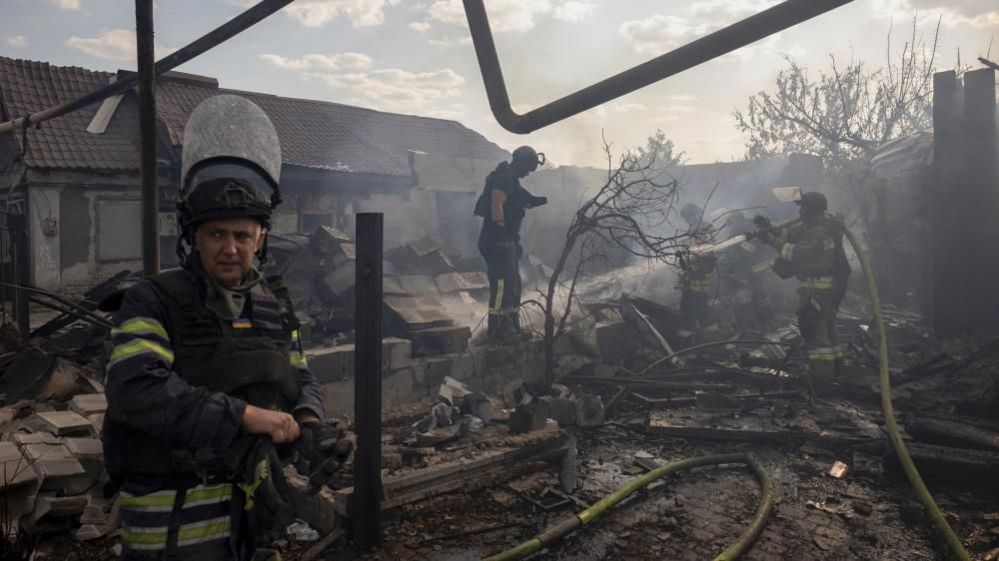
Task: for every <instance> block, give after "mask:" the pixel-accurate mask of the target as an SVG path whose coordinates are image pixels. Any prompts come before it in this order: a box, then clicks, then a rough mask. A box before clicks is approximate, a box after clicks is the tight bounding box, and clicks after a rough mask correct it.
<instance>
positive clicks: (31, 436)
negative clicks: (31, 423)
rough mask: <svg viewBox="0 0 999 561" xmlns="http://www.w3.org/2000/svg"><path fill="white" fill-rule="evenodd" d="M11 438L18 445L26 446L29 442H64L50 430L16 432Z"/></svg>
mask: <svg viewBox="0 0 999 561" xmlns="http://www.w3.org/2000/svg"><path fill="white" fill-rule="evenodd" d="M11 439H12V440H13V441H14V442H15V443H17V445H18V446H26V445H28V444H59V443H61V442H62V440H60V439H59V437H57V436H55V435H54V434H51V433H48V432H30V433H28V432H15V433H14V435H13V436H12V437H11Z"/></svg>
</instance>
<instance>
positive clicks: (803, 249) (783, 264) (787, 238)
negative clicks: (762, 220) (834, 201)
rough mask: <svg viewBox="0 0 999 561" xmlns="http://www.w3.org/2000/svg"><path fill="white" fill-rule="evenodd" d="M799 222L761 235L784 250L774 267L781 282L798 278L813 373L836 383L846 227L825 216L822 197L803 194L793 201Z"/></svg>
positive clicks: (801, 318) (845, 273)
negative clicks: (837, 325) (844, 232)
mask: <svg viewBox="0 0 999 561" xmlns="http://www.w3.org/2000/svg"><path fill="white" fill-rule="evenodd" d="M795 203H796V204H797V205H798V206H799V215H800V216H801V222H800V223H797V224H794V225H793V226H790V227H789V228H787V229H786V230H785V231H784V232H783V233H782V234H781V233H778V232H775V231H774V230H772V229H767V228H763V230H762V232H761V234H760V237H761V239H763V241H765V242H767V243H768V244H770V245H771V246H773V247H774V248H776V249H777V250H778V251H779V252H780V256H779V257H778V259H777V261H776V262H775V263H774V265H773V269H774V272H775V273H777V275H778V276H780V277H781V278H783V279H786V278H790V277H792V276H794V277H796V278H797V279H798V297H799V300H798V329H799V330H800V331H801V338H802V340H803V341H804V343H805V348H806V349H807V351H808V362H809V365H810V371H811V373H812V374H813V375H815V376H818V377H823V378H825V379H835V378H838V377H839V374H840V372H841V370H842V368H843V351H842V350H841V349H840V347H839V335H838V334H837V333H836V314H837V313H838V312H839V305H840V303H841V302H842V301H843V296H844V295H846V283H847V280H848V279H849V277H850V263H849V262H848V261H847V258H846V252H845V251H844V250H843V229H844V227H843V224H842V222H841V221H840V220H839V219H838V218H836V217H835V216H833V215H831V214H829V213H827V212H826V210H827V209H828V207H829V203H828V202H827V201H826V197H825V195H823V194H822V193H817V192H812V193H804V194H802V195H801V196H800V198H798V200H796V201H795Z"/></svg>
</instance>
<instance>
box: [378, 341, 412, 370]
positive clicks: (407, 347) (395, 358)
mask: <svg viewBox="0 0 999 561" xmlns="http://www.w3.org/2000/svg"><path fill="white" fill-rule="evenodd" d="M412 364H413V342H412V341H409V340H408V339H400V338H398V337H386V338H384V339H382V368H384V369H386V370H400V369H402V368H408V367H410V366H412Z"/></svg>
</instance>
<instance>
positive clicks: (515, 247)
mask: <svg viewBox="0 0 999 561" xmlns="http://www.w3.org/2000/svg"><path fill="white" fill-rule="evenodd" d="M544 163H545V155H544V154H543V153H538V152H536V151H535V150H534V148H531V147H530V146H521V147H520V148H517V149H516V150H514V151H513V158H512V159H511V160H510V161H509V162H500V164H499V165H498V166H496V169H495V170H493V171H492V172H490V173H489V176H488V177H487V178H486V186H485V188H484V189H483V190H482V194H481V195H480V196H479V199H478V201H477V202H476V204H475V215H476V216H480V217H482V230H481V232H480V233H479V253H481V254H482V258H483V259H485V261H486V271H487V273H488V275H489V320H488V327H487V329H486V333H487V334H488V335H489V337H490V338H492V339H494V340H498V341H501V342H512V341H514V340H516V339H520V338H522V337H524V333H523V332H522V331H521V328H520V293H521V286H520V266H519V263H518V261H519V260H520V257H521V255H522V254H523V248H522V247H521V246H520V226H521V224H522V223H523V221H524V216H525V214H526V213H527V209H530V208H535V207H539V206H541V205H544V204H546V203H547V202H548V199H547V198H546V197H536V196H534V195H532V194H531V193H529V192H528V191H527V189H524V187H523V186H521V184H520V180H521V179H522V178H524V177H527V175H528V174H530V173H531V172H533V171H534V170H536V169H538V166H539V165H544Z"/></svg>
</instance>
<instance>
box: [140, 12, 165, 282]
mask: <svg viewBox="0 0 999 561" xmlns="http://www.w3.org/2000/svg"><path fill="white" fill-rule="evenodd" d="M135 39H136V41H135V46H136V58H137V60H138V63H139V145H140V156H139V164H140V168H141V170H142V272H143V273H145V274H146V276H149V275H155V274H156V273H158V272H159V271H160V227H159V221H160V192H159V189H158V188H157V187H156V175H157V169H156V55H155V50H154V46H153V45H154V41H153V0H135Z"/></svg>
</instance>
